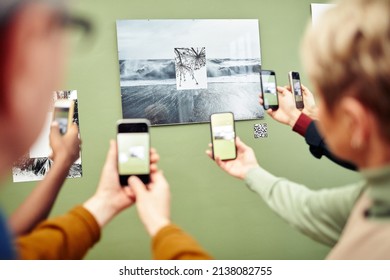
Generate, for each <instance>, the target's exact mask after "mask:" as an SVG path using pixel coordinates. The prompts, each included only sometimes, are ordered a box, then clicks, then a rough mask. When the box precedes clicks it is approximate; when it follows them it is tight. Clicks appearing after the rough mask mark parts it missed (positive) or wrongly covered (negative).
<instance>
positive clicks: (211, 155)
mask: <svg viewBox="0 0 390 280" xmlns="http://www.w3.org/2000/svg"><path fill="white" fill-rule="evenodd" d="M206 155H207V156H208V157H209V158H211V159H213V152H212V151H210V150H206Z"/></svg>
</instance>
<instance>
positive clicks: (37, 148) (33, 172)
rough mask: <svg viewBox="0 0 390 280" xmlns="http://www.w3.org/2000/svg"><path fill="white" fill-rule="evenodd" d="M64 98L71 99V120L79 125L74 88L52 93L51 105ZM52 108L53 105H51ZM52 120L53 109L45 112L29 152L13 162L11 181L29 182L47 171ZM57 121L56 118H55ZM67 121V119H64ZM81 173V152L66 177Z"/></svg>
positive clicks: (37, 178) (80, 174) (74, 176)
mask: <svg viewBox="0 0 390 280" xmlns="http://www.w3.org/2000/svg"><path fill="white" fill-rule="evenodd" d="M61 99H66V100H73V102H74V112H73V122H74V123H76V124H77V125H78V126H79V110H78V98H77V91H76V90H68V91H56V92H54V93H53V105H54V103H55V101H57V100H61ZM53 108H54V106H53ZM52 121H53V110H52V111H50V112H48V113H47V119H46V123H45V125H44V127H43V129H42V131H41V134H40V136H39V137H38V139H37V140H36V142H35V143H34V145H33V146H32V147H31V148H30V150H29V153H27V154H26V155H24V156H23V157H22V158H21V159H19V160H18V161H17V162H15V163H14V165H13V168H12V174H13V181H14V182H15V183H17V182H30V181H39V180H42V179H43V178H44V177H45V175H46V174H47V173H48V172H49V170H50V167H51V165H52V164H53V162H52V160H51V159H50V158H49V156H50V154H51V152H52V151H51V148H50V141H49V135H50V126H51V123H52ZM57 122H58V119H57ZM66 123H67V121H66ZM82 175H83V168H82V161H81V152H80V157H79V158H78V159H77V160H76V161H75V162H74V163H73V165H72V166H71V168H70V170H69V174H68V178H79V177H82Z"/></svg>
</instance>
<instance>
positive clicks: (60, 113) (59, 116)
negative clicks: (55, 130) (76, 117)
mask: <svg viewBox="0 0 390 280" xmlns="http://www.w3.org/2000/svg"><path fill="white" fill-rule="evenodd" d="M73 112H74V101H73V100H68V99H58V100H57V101H56V102H55V104H54V112H53V121H55V122H57V123H58V126H59V129H60V133H61V135H64V134H66V132H67V131H68V129H69V127H70V126H71V125H72V123H73Z"/></svg>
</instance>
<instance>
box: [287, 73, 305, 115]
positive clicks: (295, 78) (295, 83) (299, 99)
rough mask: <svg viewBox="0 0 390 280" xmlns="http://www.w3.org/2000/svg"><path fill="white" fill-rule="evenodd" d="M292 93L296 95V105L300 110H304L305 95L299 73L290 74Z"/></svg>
mask: <svg viewBox="0 0 390 280" xmlns="http://www.w3.org/2000/svg"><path fill="white" fill-rule="evenodd" d="M289 80H290V87H291V91H292V92H293V93H294V98H295V105H296V107H297V108H298V109H303V108H304V104H303V95H302V87H301V79H300V77H299V73H298V72H290V73H289Z"/></svg>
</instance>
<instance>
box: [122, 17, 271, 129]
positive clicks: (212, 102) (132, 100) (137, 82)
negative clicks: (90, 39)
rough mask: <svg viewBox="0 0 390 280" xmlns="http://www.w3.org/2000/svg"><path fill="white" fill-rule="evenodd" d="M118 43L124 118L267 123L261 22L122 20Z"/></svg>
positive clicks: (163, 121)
mask: <svg viewBox="0 0 390 280" xmlns="http://www.w3.org/2000/svg"><path fill="white" fill-rule="evenodd" d="M117 39H118V59H119V71H120V88H121V99H122V115H123V118H147V119H149V120H150V121H151V123H152V125H167V124H186V123H201V122H208V121H209V119H210V115H211V114H213V113H218V112H233V113H234V116H235V119H236V120H248V119H260V118H262V117H263V115H264V111H263V109H262V107H261V106H260V105H259V103H258V95H259V93H260V90H261V87H260V76H259V72H260V67H261V51H260V38H259V23H258V20H251V19H233V20H225V19H222V20H220V19H215V20H214V19H211V20H118V21H117Z"/></svg>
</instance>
